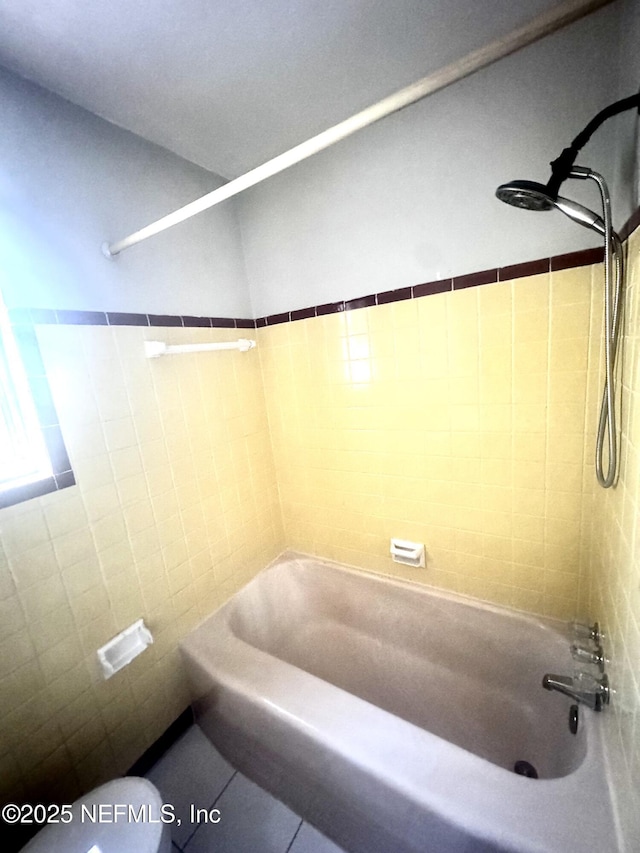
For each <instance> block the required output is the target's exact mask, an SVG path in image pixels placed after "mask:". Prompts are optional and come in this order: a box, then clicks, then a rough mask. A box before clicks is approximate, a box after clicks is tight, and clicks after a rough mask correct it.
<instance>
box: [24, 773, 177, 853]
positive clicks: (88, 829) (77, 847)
mask: <svg viewBox="0 0 640 853" xmlns="http://www.w3.org/2000/svg"><path fill="white" fill-rule="evenodd" d="M161 810H162V798H161V797H160V794H159V792H158V790H157V789H156V788H155V787H154V786H153V785H152V784H151V782H149V781H148V780H147V779H141V778H138V777H135V776H126V777H124V778H123V779H114V780H113V781H112V782H107V783H106V784H105V785H101V786H100V787H99V788H95V789H94V790H93V791H90V792H89V793H88V794H86V795H85V796H84V797H81V798H80V799H79V800H76V802H75V803H74V804H73V806H72V812H73V819H72V820H71V821H70V822H69V823H57V824H48V825H47V826H45V827H44V828H43V829H41V830H40V832H39V833H38V834H37V835H36V836H35V837H34V838H33V839H32V840H31V841H30V842H29V843H28V844H27V845H26V847H23V848H22V849H23V851H24V853H27V851H28V853H157V851H159V850H161V849H163V848H161V846H160V845H161V843H166V838H167V837H168V830H167V829H165V826H166V824H165V823H163V821H162V819H161V818H162V811H161ZM167 815H168V816H169V818H170V816H171V811H170V810H169V811H168V812H167ZM165 819H166V818H165Z"/></svg>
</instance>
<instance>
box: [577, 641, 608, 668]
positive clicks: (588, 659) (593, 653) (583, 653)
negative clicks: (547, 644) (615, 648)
mask: <svg viewBox="0 0 640 853" xmlns="http://www.w3.org/2000/svg"><path fill="white" fill-rule="evenodd" d="M571 657H572V658H573V659H574V660H577V661H580V662H581V663H592V664H593V665H594V666H597V667H598V669H599V670H600V672H604V665H605V663H608V660H607V658H605V656H604V651H603V649H602V646H598V647H597V648H595V649H586V648H585V647H584V646H580V645H578V643H573V644H572V645H571Z"/></svg>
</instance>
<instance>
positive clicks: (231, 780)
mask: <svg viewBox="0 0 640 853" xmlns="http://www.w3.org/2000/svg"><path fill="white" fill-rule="evenodd" d="M238 772H239V771H238V770H234V771H233V773H232V774H231V776H230V778H229V781H228V782H227V784H226V785H225V786H224V788H223V789H222V790H221V791H220V793H219V794H218V796H217V797H216V798H215V800H214V801H213V802H212V803H211V805H210V806H209V811H210V810H211V809H213V808H214V807H215V804H216V803H217V802H218V800H219V799H220V797H221V796H222V795H223V794H224V792H225V791H226V790H227V788H228V787H229V785H230V784H231V783H232V782H233V780H234V779H235V778H236V776H237V775H238ZM199 829H200V825H198V826H196V828H195V829H194V830H193V832H192V833H191V835H190V836H189V837H188V838H187V840H186V841H185V843H184V846H183V848H182V850H185V849H186V847H187V845H188V844H190V843H191V839H192V838H193V836H194V835H195V834H196V832H197V831H198V830H199ZM172 840H173V839H172ZM173 843H174V844H175V841H174V842H173ZM177 846H178V845H177V844H176V847H177Z"/></svg>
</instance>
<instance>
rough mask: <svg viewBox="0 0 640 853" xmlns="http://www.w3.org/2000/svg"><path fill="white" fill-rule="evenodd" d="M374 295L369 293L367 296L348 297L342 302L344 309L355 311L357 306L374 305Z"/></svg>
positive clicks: (368, 306)
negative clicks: (347, 299) (346, 300)
mask: <svg viewBox="0 0 640 853" xmlns="http://www.w3.org/2000/svg"><path fill="white" fill-rule="evenodd" d="M376 304H377V302H376V295H375V293H371V294H370V295H369V296H359V297H358V298H357V299H349V301H348V302H345V303H344V310H345V311H357V310H358V308H371V307H372V306H373V305H376Z"/></svg>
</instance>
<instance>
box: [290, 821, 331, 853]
mask: <svg viewBox="0 0 640 853" xmlns="http://www.w3.org/2000/svg"><path fill="white" fill-rule="evenodd" d="M287 853H344V851H343V850H342V848H340V847H338V846H337V845H336V844H334V843H333V841H329V839H328V838H327V837H326V836H325V835H322V833H320V832H318V830H317V829H315V828H314V827H313V826H311V824H309V823H303V824H302V826H301V827H300V831H299V832H298V834H297V835H296V837H295V839H294V842H293V844H292V845H291V847H290V848H289V850H288V851H287Z"/></svg>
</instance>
